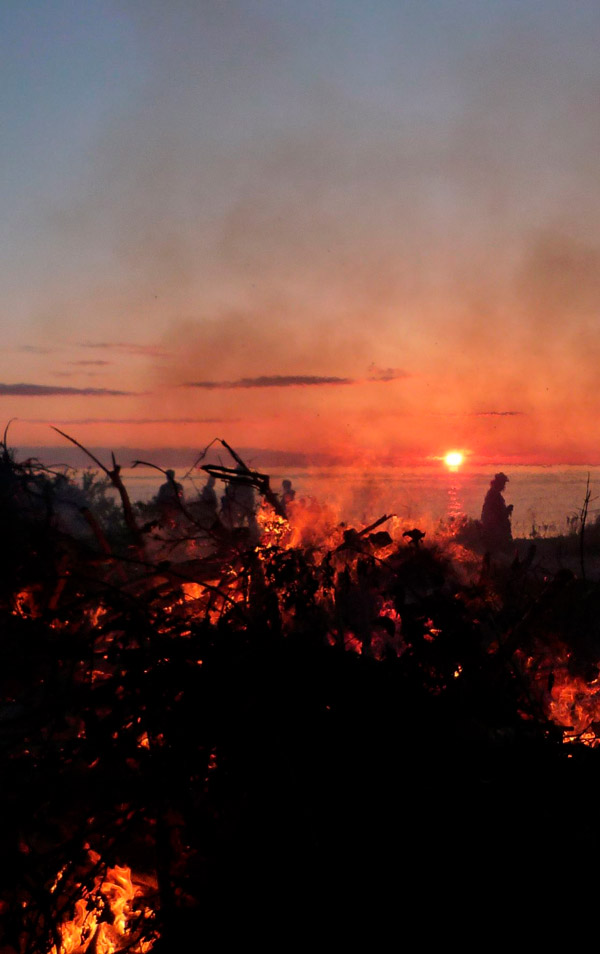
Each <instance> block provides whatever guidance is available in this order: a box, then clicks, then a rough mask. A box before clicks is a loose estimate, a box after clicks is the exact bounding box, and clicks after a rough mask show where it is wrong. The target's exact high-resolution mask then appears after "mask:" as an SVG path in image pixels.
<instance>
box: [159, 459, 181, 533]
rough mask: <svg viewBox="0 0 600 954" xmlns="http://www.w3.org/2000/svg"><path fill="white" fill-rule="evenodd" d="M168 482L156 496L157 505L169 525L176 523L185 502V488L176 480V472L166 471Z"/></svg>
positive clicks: (161, 486) (162, 485) (160, 488)
mask: <svg viewBox="0 0 600 954" xmlns="http://www.w3.org/2000/svg"><path fill="white" fill-rule="evenodd" d="M165 474H166V476H167V481H166V483H164V484H161V485H160V487H159V488H158V493H157V495H156V503H157V504H158V508H159V510H160V512H161V518H162V519H163V520H164V521H166V522H167V523H174V522H175V521H176V520H177V518H178V516H179V514H180V512H181V507H180V504H181V502H182V501H183V487H182V486H181V484H179V483H177V481H176V480H175V471H174V470H167V471H165Z"/></svg>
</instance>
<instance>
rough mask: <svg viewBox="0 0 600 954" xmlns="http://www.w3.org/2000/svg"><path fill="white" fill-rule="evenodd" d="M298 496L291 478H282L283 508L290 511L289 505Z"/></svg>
mask: <svg viewBox="0 0 600 954" xmlns="http://www.w3.org/2000/svg"><path fill="white" fill-rule="evenodd" d="M295 497H296V491H295V490H294V488H293V487H292V482H291V480H282V481H281V503H282V504H283V509H284V510H285V512H286V513H287V512H288V506H289V504H291V502H292V501H293V500H294V499H295Z"/></svg>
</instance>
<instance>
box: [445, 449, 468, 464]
mask: <svg viewBox="0 0 600 954" xmlns="http://www.w3.org/2000/svg"><path fill="white" fill-rule="evenodd" d="M464 459H465V455H464V454H461V452H460V451H448V453H447V454H446V456H445V457H444V463H445V464H446V467H460V465H461V464H462V463H463V461H464Z"/></svg>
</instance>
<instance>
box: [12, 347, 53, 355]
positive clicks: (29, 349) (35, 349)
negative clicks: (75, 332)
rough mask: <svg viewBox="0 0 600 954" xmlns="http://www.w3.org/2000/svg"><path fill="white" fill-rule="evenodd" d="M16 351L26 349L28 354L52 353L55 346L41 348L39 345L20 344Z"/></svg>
mask: <svg viewBox="0 0 600 954" xmlns="http://www.w3.org/2000/svg"><path fill="white" fill-rule="evenodd" d="M15 350H16V351H25V352H26V353H27V354H50V353H51V352H52V351H53V350H54V349H53V348H39V347H38V346H37V345H19V346H18V347H17V348H16V349H15Z"/></svg>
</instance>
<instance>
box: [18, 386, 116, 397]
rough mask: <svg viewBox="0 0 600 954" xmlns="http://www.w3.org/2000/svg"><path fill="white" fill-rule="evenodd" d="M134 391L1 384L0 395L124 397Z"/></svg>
mask: <svg viewBox="0 0 600 954" xmlns="http://www.w3.org/2000/svg"><path fill="white" fill-rule="evenodd" d="M133 393H134V392H133V391H110V390H109V389H108V388H61V387H56V386H54V385H46V384H0V397H57V396H65V397H66V396H68V395H79V396H89V397H96V396H97V397H100V396H103V397H109V396H112V397H122V396H124V395H132V394H133Z"/></svg>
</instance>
